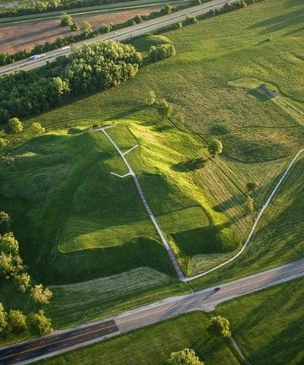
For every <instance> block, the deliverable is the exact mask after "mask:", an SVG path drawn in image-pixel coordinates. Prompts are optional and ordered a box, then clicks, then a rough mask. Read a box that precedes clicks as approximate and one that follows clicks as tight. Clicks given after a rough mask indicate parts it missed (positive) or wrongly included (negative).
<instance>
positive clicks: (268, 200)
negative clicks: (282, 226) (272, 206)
mask: <svg viewBox="0 0 304 365" xmlns="http://www.w3.org/2000/svg"><path fill="white" fill-rule="evenodd" d="M303 152H304V148H303V149H301V150H300V151H299V152H298V153H297V154H296V155H295V157H294V158H293V160H292V161H291V163H290V164H289V166H288V167H287V169H286V170H285V172H284V174H283V175H282V177H281V178H280V180H279V181H278V183H277V184H276V186H275V188H274V189H273V191H272V193H271V194H270V196H269V198H268V199H267V200H266V203H265V204H264V205H263V208H262V209H261V211H260V213H259V214H258V216H257V217H256V219H255V222H254V225H253V226H252V228H251V231H250V233H249V236H248V238H247V240H246V242H245V244H244V246H243V247H242V249H241V250H240V251H239V252H238V253H237V254H236V255H235V256H233V257H231V259H229V260H227V261H225V262H223V263H222V264H220V265H217V266H215V267H214V268H212V269H210V270H208V271H205V272H203V273H201V274H198V275H195V276H191V277H189V278H185V281H191V280H194V279H198V278H200V277H202V276H204V275H207V274H209V273H210V272H212V271H215V270H217V269H219V268H221V267H223V266H225V265H227V264H229V263H230V262H232V261H234V260H235V259H236V258H237V257H239V256H240V255H241V254H242V253H243V252H244V250H245V249H246V247H247V245H248V243H249V241H250V240H251V237H252V235H253V233H254V231H255V229H256V226H257V225H258V223H259V220H260V219H261V217H262V215H263V213H264V211H265V209H266V208H267V207H268V205H269V203H270V202H271V200H272V198H273V196H274V194H275V193H276V191H277V190H278V188H279V186H280V185H281V183H282V182H283V180H284V179H285V177H286V175H287V174H288V172H289V171H290V169H291V168H292V166H293V165H294V163H295V162H296V161H297V159H298V157H299V156H300V154H301V153H303Z"/></svg>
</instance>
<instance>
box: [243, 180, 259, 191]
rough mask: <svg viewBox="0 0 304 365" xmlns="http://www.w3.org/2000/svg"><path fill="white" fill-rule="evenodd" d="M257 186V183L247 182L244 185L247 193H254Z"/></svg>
mask: <svg viewBox="0 0 304 365" xmlns="http://www.w3.org/2000/svg"><path fill="white" fill-rule="evenodd" d="M258 186H259V183H258V182H257V181H248V183H247V184H246V188H247V191H248V192H253V191H255V190H256V189H257V188H258Z"/></svg>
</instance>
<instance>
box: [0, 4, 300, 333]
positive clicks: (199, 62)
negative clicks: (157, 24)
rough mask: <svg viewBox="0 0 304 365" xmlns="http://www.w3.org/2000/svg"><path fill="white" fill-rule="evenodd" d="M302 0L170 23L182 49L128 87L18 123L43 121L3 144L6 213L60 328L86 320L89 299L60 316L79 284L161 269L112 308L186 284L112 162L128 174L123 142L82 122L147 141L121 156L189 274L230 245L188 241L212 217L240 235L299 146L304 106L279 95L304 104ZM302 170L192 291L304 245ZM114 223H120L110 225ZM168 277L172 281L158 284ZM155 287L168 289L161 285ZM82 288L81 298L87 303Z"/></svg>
mask: <svg viewBox="0 0 304 365" xmlns="http://www.w3.org/2000/svg"><path fill="white" fill-rule="evenodd" d="M303 10H304V6H303V4H302V2H301V1H299V0H291V1H290V0H278V1H276V4H275V7H274V6H273V2H272V1H270V0H265V1H264V2H261V3H259V4H255V5H252V6H248V7H247V8H245V9H241V10H238V11H235V12H232V13H229V14H225V15H222V16H218V17H214V18H212V19H209V20H206V21H202V22H199V23H197V24H196V25H191V26H188V27H185V28H184V29H179V30H175V31H172V32H169V33H167V34H166V36H167V37H169V38H170V39H171V40H172V41H173V42H174V45H175V48H176V51H177V54H176V56H174V57H172V58H170V59H167V60H164V61H162V62H159V63H156V64H149V65H146V66H144V67H143V68H142V69H141V70H140V72H139V73H138V75H137V76H136V78H134V79H132V80H129V81H128V82H127V83H125V84H123V85H120V86H117V87H115V88H113V89H111V90H108V91H106V92H103V93H98V94H95V95H91V96H88V97H85V98H83V99H78V100H75V101H74V102H73V103H70V104H69V105H66V106H63V107H60V108H58V109H54V110H52V111H50V112H48V113H45V114H42V115H39V116H37V117H35V118H32V119H30V120H27V121H25V122H24V124H25V127H27V126H28V125H29V124H31V123H32V122H34V121H35V122H40V123H41V124H42V125H43V126H44V127H45V128H46V129H47V133H46V134H45V135H44V136H41V137H39V138H36V139H29V137H28V136H27V134H26V130H25V132H24V134H22V135H21V138H19V139H13V140H12V141H11V143H10V144H9V146H8V147H7V148H6V149H5V150H4V153H3V155H2V157H1V161H0V164H1V171H2V175H1V180H0V191H1V195H0V205H1V209H3V210H5V211H8V212H10V213H11V215H12V218H13V230H14V232H15V234H16V237H17V239H18V240H19V242H20V250H21V255H22V257H23V258H24V260H25V262H26V264H28V265H29V267H30V272H31V274H32V276H33V277H34V278H35V279H36V280H40V281H43V282H44V283H46V284H48V285H52V290H53V292H54V298H53V300H52V303H51V304H50V306H49V307H48V308H46V312H47V313H48V312H49V313H51V314H52V317H53V319H54V323H56V324H57V325H58V327H62V326H68V325H69V324H72V323H73V324H74V323H78V322H79V323H80V322H81V321H82V320H84V318H83V315H82V314H81V311H79V312H77V314H76V315H75V317H73V316H70V315H68V316H67V317H66V319H65V318H64V314H63V313H64V310H65V309H64V307H66V308H67V310H68V307H69V305H70V299H69V296H70V290H71V288H72V286H73V284H76V283H78V282H85V281H88V280H89V281H91V280H93V279H98V278H104V277H108V276H112V275H122V276H124V275H125V272H128V271H131V270H136V269H138V268H140V267H143V266H146V267H148V268H149V269H152V270H154V271H152V272H153V275H155V280H154V281H147V284H146V286H144V285H143V286H142V287H140V288H138V289H136V290H135V291H133V289H132V288H131V287H130V288H129V292H125V291H124V292H121V296H120V297H119V293H120V289H119V288H118V289H117V297H116V299H115V300H117V303H119V305H118V307H116V309H117V310H119V309H121V308H122V307H123V306H125V307H127V306H129V305H130V306H132V305H134V306H135V305H138V304H139V302H140V301H141V299H140V298H141V293H143V292H145V293H147V296H146V297H144V298H146V301H147V302H148V301H152V300H154V299H156V298H157V297H158V298H161V297H164V296H170V295H172V293H176V292H178V291H180V292H183V291H184V292H185V291H187V289H186V288H185V286H184V285H183V284H178V283H176V282H175V281H174V280H175V279H174V270H173V268H172V265H171V263H170V261H169V259H168V256H167V253H166V251H165V249H164V247H163V246H162V245H161V244H160V243H159V242H158V237H157V236H156V233H155V231H154V230H153V226H152V225H151V224H150V223H149V221H148V216H147V213H146V211H145V210H144V207H143V205H142V202H141V201H140V198H139V197H138V194H137V191H136V189H135V188H134V184H133V182H132V180H131V178H130V177H127V178H125V179H119V178H117V177H115V176H113V175H111V174H110V172H117V173H121V174H123V173H124V172H125V167H124V166H123V165H122V163H121V160H120V159H119V156H118V154H117V152H116V151H115V150H114V149H113V146H112V145H111V144H110V142H109V141H108V140H107V139H106V138H105V136H104V135H103V134H102V132H98V133H97V132H96V133H83V132H84V131H85V130H87V129H89V128H90V127H91V126H92V125H98V124H103V125H105V124H109V123H114V124H115V125H116V127H115V128H113V129H111V133H113V138H115V140H117V143H118V144H119V145H120V146H121V148H122V149H123V150H124V151H125V150H127V149H128V148H131V147H132V146H134V143H136V142H137V143H139V145H140V146H139V148H137V149H136V150H134V151H132V152H131V153H130V154H128V155H127V158H128V160H129V162H130V163H131V165H132V167H133V168H134V171H135V172H136V174H137V175H138V176H139V180H140V183H141V185H142V187H143V189H144V192H145V194H146V195H147V199H148V201H149V204H150V205H151V208H152V210H153V211H154V213H155V215H156V217H157V219H158V220H159V221H160V223H161V226H162V227H163V229H164V231H165V233H166V234H167V235H168V236H169V238H170V242H171V243H172V245H173V249H174V251H175V252H176V254H177V256H178V258H179V259H180V262H181V264H182V265H183V269H184V271H185V272H186V273H187V274H188V275H194V274H197V273H199V272H201V271H203V270H206V269H208V268H211V267H212V266H214V265H215V264H217V263H219V262H222V261H223V260H224V259H225V258H227V257H229V255H231V254H224V253H219V252H213V253H210V251H206V252H202V246H203V245H202V246H200V247H199V249H200V250H197V248H195V249H194V248H193V247H192V246H191V242H192V239H193V238H195V239H198V238H200V237H201V236H202V234H203V233H204V232H207V231H206V230H202V228H204V227H208V226H209V225H210V226H211V225H212V226H222V228H229V229H231V230H232V231H234V232H236V233H237V234H238V236H239V237H240V239H241V240H242V241H244V240H245V239H246V237H247V235H248V232H249V230H250V227H251V225H252V223H253V221H254V217H255V215H256V214H257V212H258V210H259V208H260V207H262V206H263V204H264V203H265V201H266V199H267V197H268V196H269V195H270V192H271V191H272V189H273V188H274V186H275V184H276V182H277V181H278V179H279V178H280V176H281V174H282V172H283V171H284V169H285V168H286V167H287V165H288V164H289V162H290V161H291V159H292V158H293V156H294V155H295V153H296V152H297V151H298V150H299V149H300V148H301V147H302V146H303V140H304V128H303V123H304V118H303V115H302V114H300V113H299V112H296V111H294V110H290V108H287V107H286V106H283V105H282V104H281V103H280V102H279V101H278V100H280V98H281V99H284V100H286V101H288V102H289V103H291V104H292V105H295V106H296V107H297V108H298V109H299V110H300V111H301V110H302V111H303V112H304V107H303V102H302V94H301V93H302V91H303V90H302V91H301V87H300V83H299V79H301V77H302V76H301V75H302V74H301V72H300V73H298V74H297V75H298V77H296V76H295V74H294V68H293V67H291V66H289V65H290V63H292V62H293V64H295V63H297V64H298V65H301V64H302V63H301V62H304V61H302V60H301V57H297V56H296V55H301V52H302V51H301V49H302V39H303V33H304V30H303V27H302V23H301V22H300V20H299V16H298V14H302V13H303ZM269 34H271V36H272V41H269V40H268V39H269ZM134 42H135V43H136V44H137V46H138V48H139V50H143V51H145V50H146V49H147V44H149V43H148V39H147V38H145V37H144V38H142V39H140V40H136V41H134ZM141 48H142V49H141ZM282 54H284V55H285V58H284V57H283V58H282ZM287 59H288V61H287ZM296 69H297V70H298V71H300V69H299V68H296ZM244 80H245V81H244ZM246 80H247V81H246ZM248 80H251V81H250V82H248ZM252 80H258V82H261V83H266V84H267V85H269V86H271V87H273V88H276V90H277V91H278V93H279V95H280V97H279V99H278V100H277V99H270V98H268V97H266V96H265V95H264V94H263V93H261V92H260V91H259V90H258V89H257V87H256V83H253V86H251V85H252ZM150 90H154V91H155V92H156V94H157V95H158V96H159V97H164V98H166V99H167V100H168V101H169V102H170V103H171V104H172V105H173V108H174V114H173V116H172V118H171V119H172V120H171V121H168V120H166V121H162V120H161V119H160V117H159V115H158V114H157V112H156V111H155V109H153V108H150V107H148V106H147V105H146V101H145V96H146V95H147V93H148V92H149V91H150ZM177 112H179V113H181V114H182V115H183V116H184V122H183V123H180V122H178V120H177V118H175V116H176V114H177ZM3 136H4V137H5V138H7V139H9V138H11V137H10V136H6V135H4V134H3ZM211 138H219V139H221V140H222V142H223V145H224V152H223V154H222V155H221V156H220V157H218V158H215V159H210V158H209V155H208V153H207V149H206V147H207V143H208V142H209V141H210V139H211ZM195 158H201V159H202V160H203V161H204V164H203V166H202V167H200V168H198V169H194V170H190V171H189V170H188V169H186V170H185V168H186V167H187V166H189V161H192V160H193V159H195ZM190 166H191V163H190ZM114 169H115V171H114ZM183 169H184V170H183ZM301 171H303V165H302V159H301V160H300V161H299V162H298V163H297V165H296V166H295V168H294V169H293V170H292V171H291V173H290V175H289V177H288V178H287V179H286V183H285V184H284V185H283V186H282V187H281V190H280V191H279V192H277V195H276V197H275V199H277V200H276V202H277V204H272V205H271V206H270V207H269V210H267V214H265V217H264V218H263V219H264V221H263V222H262V221H261V226H260V227H259V228H258V232H257V233H256V235H255V236H254V238H253V241H252V242H251V243H250V245H249V247H248V250H247V251H246V254H245V255H244V256H243V258H242V257H241V258H240V259H239V260H238V261H237V262H236V263H235V264H232V265H231V266H229V267H227V268H225V269H222V270H221V271H219V272H216V273H214V274H211V275H210V276H208V277H206V278H203V279H200V280H197V281H196V282H195V283H192V284H191V285H193V287H194V288H195V289H197V288H201V287H205V286H207V285H209V284H210V283H214V282H220V281H223V280H230V279H231V278H233V277H240V276H243V275H245V274H247V273H249V272H254V271H260V270H263V269H265V268H269V267H272V266H276V265H279V264H284V263H287V262H289V261H291V260H295V259H297V258H300V257H301V256H302V252H303V238H302V236H301V233H302V231H303V223H302V222H301V218H300V215H299V212H300V211H301V209H303V207H302V204H301V201H303V199H302V198H303V188H302V187H301V183H300V181H301V176H302V175H301ZM251 180H257V181H258V182H259V188H258V189H257V190H256V191H255V192H254V193H253V194H252V197H253V198H254V200H255V207H256V208H255V211H254V212H253V213H252V214H247V213H246V211H245V201H246V183H247V182H248V181H251ZM274 203H275V202H274ZM291 211H292V212H294V214H290V212H291ZM297 212H298V214H296V213H297ZM178 214H180V216H178ZM173 220H174V225H173V224H172V223H173ZM286 221H288V224H287V225H286V224H285V223H286ZM283 223H284V224H283ZM110 227H111V232H115V234H113V235H112V234H111V235H109V234H108V232H109V229H110ZM125 227H127V229H125ZM278 227H279V229H278ZM285 227H287V228H285ZM142 232H144V233H145V234H144V235H143V233H142ZM179 233H180V235H179V237H182V243H181V244H180V243H179V240H178V239H176V237H177V236H176V235H177V234H179ZM124 234H125V236H124ZM187 234H188V236H187ZM282 234H284V235H285V236H284V239H281V237H282ZM138 235H140V236H138ZM174 235H175V236H174ZM199 236H200V237H199ZM105 237H107V241H106V240H105ZM185 237H186V238H185ZM206 237H209V236H208V235H206ZM202 241H203V240H202ZM196 242H199V240H198V241H196ZM265 242H266V243H265ZM105 248H106V255H105ZM132 272H133V271H132ZM135 272H136V271H135ZM149 272H150V271H149ZM150 273H151V272H150ZM140 275H142V273H141V274H140ZM140 275H139V277H140ZM163 275H167V276H168V277H169V278H171V282H170V280H168V282H163V279H162V278H163ZM119 278H120V277H119V276H117V277H116V281H117V282H119ZM132 282H134V283H135V282H136V280H135V279H134V280H133V281H132ZM151 283H153V284H151ZM155 283H159V284H155ZM68 284H70V285H72V286H71V287H67V286H66V285H68ZM77 285H78V284H77ZM158 285H160V286H161V288H162V289H161V290H160V291H159V292H158V293H157V286H158ZM166 285H167V289H166ZM88 287H89V288H91V289H90V290H89V291H86V292H85V294H84V295H85V297H86V298H90V297H93V296H94V292H95V288H94V285H89V286H88ZM81 288H83V287H80V289H79V295H78V296H77V298H78V303H80V302H84V297H83V296H82V295H81V294H80V293H81V290H82V289H81ZM149 291H150V294H149ZM77 298H75V299H74V304H75V305H76V303H77ZM89 300H90V299H89ZM4 301H7V302H9V297H8V296H7V297H6V296H5V298H4ZM113 302H114V299H113V301H112V302H111V303H110V304H111V305H112V308H111V305H109V306H108V307H107V308H105V307H103V308H102V310H101V309H100V307H98V306H97V305H96V303H95V304H94V303H93V302H92V306H91V309H90V314H89V317H86V319H88V318H90V319H91V318H97V317H98V316H101V315H102V316H105V315H106V314H107V313H112V312H113V307H114V305H113ZM143 302H144V300H143V301H141V303H143ZM59 303H60V305H59ZM79 308H83V307H81V306H80V307H79ZM94 308H95V309H94ZM82 311H83V309H82ZM101 311H102V314H101ZM107 311H109V312H107ZM111 311H112V312H111Z"/></svg>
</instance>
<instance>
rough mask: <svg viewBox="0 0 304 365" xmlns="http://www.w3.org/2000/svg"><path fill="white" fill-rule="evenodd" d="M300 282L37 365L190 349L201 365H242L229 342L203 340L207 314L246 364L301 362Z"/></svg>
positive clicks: (129, 359)
mask: <svg viewBox="0 0 304 365" xmlns="http://www.w3.org/2000/svg"><path fill="white" fill-rule="evenodd" d="M303 284H304V279H297V280H295V281H293V282H288V283H284V284H280V285H277V286H275V287H273V288H270V289H266V290H263V291H261V292H258V293H254V294H251V295H247V296H244V297H240V298H237V299H233V300H230V301H228V302H226V303H222V304H220V305H218V307H217V308H216V311H215V312H213V313H210V314H208V315H207V314H206V313H199V312H196V313H191V314H188V315H184V316H181V317H179V318H176V319H173V320H170V321H167V322H163V323H160V324H157V325H154V326H150V327H148V328H145V329H140V330H137V331H134V332H130V333H128V334H126V335H123V336H120V337H119V338H115V339H112V340H109V341H106V342H104V343H101V344H97V345H92V346H89V347H86V348H84V349H80V350H76V351H74V352H72V353H67V354H65V355H61V356H58V357H55V358H54V359H49V360H44V361H43V362H39V363H41V364H42V363H47V364H56V365H57V364H66V363H73V364H81V363H83V362H85V363H86V364H96V363H100V364H105V365H114V364H115V365H116V364H117V365H118V364H122V363H123V364H154V365H161V364H164V363H165V360H166V359H167V358H168V357H169V356H170V353H171V352H173V351H178V350H181V349H183V348H185V347H190V348H192V349H194V350H195V352H196V354H197V355H198V356H199V358H200V360H201V361H204V362H205V364H209V365H218V364H229V365H230V364H243V362H242V361H241V360H239V359H238V358H237V357H236V355H235V354H234V352H233V351H232V346H231V343H230V341H229V340H226V341H222V340H221V339H215V338H214V339H211V340H210V341H208V342H205V341H207V340H208V338H209V336H208V334H207V333H206V326H207V325H208V320H209V318H210V316H211V315H221V316H224V317H226V318H228V319H229V321H230V330H231V332H232V336H233V338H234V339H235V340H236V341H237V343H238V345H239V346H240V348H241V350H242V352H243V353H244V354H245V357H246V358H247V360H248V361H249V362H250V364H252V365H273V364H290V365H298V364H302V363H303V360H304V349H303V341H304V335H303V331H302V329H303V325H304V322H303V309H304V308H303V300H304V285H303Z"/></svg>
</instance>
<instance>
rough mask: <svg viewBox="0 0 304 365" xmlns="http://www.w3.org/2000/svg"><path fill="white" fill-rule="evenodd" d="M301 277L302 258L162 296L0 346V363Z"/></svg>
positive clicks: (93, 339)
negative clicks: (111, 314) (108, 315)
mask: <svg viewBox="0 0 304 365" xmlns="http://www.w3.org/2000/svg"><path fill="white" fill-rule="evenodd" d="M303 276H304V259H302V260H299V261H296V262H293V263H290V264H288V265H284V266H280V267H277V268H275V269H271V270H267V271H264V272H261V273H258V274H254V275H250V276H247V277H244V278H242V279H238V280H235V281H231V282H227V283H224V284H221V285H217V287H219V288H220V290H215V287H210V288H208V289H205V290H201V291H198V292H196V293H192V294H186V295H181V296H176V297H171V298H167V299H163V300H160V301H158V302H155V303H153V304H150V305H147V306H144V307H141V308H138V309H134V310H131V311H128V312H124V313H122V314H119V315H117V316H114V317H112V318H109V319H105V320H102V321H99V322H94V323H88V324H86V325H82V326H80V327H76V328H74V329H71V330H67V331H60V332H59V331H58V332H55V333H54V334H52V335H49V336H46V337H43V338H40V339H36V340H33V341H27V342H23V343H20V344H17V345H13V346H7V347H5V348H2V349H0V364H1V365H8V364H19V365H23V364H29V363H31V362H33V361H37V360H38V359H44V358H47V357H51V356H54V355H57V354H60V353H62V352H66V351H71V350H74V349H76V348H79V347H82V346H86V345H88V344H90V343H95V342H100V341H103V340H105V339H107V338H109V337H113V336H116V335H119V334H121V333H125V332H128V331H131V330H134V329H137V328H141V327H145V326H148V325H150V324H153V323H157V322H161V321H164V320H167V319H169V318H172V317H175V316H178V315H181V314H184V313H188V312H192V311H197V310H198V311H212V310H213V309H214V308H215V307H216V305H218V304H219V303H222V302H225V301H227V300H231V299H233V298H236V297H239V296H242V295H246V294H249V293H252V292H255V291H259V290H262V289H265V288H268V287H270V286H273V285H276V284H279V283H282V282H286V281H289V280H292V279H295V278H298V277H303ZM240 310H241V308H240Z"/></svg>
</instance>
